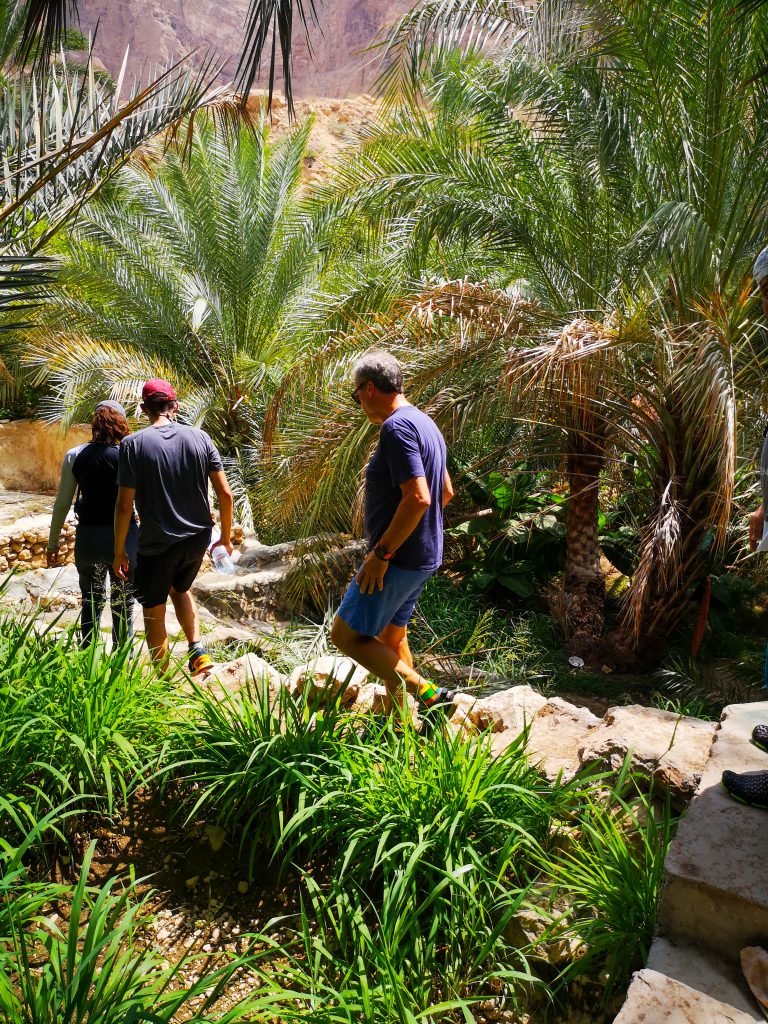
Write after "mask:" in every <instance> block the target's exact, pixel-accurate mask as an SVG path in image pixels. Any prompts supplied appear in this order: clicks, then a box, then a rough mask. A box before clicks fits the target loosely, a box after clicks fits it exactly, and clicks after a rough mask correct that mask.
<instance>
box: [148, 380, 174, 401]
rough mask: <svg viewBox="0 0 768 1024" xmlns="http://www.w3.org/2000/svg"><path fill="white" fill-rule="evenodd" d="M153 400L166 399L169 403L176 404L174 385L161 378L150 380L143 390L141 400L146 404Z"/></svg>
mask: <svg viewBox="0 0 768 1024" xmlns="http://www.w3.org/2000/svg"><path fill="white" fill-rule="evenodd" d="M153 398H164V399H165V400H166V401H168V402H175V401H176V392H175V391H174V390H173V385H171V384H169V383H168V381H167V380H161V379H160V378H159V377H153V378H152V380H148V381H147V383H146V384H145V385H144V387H143V388H142V389H141V400H142V402H146V401H149V400H151V399H153Z"/></svg>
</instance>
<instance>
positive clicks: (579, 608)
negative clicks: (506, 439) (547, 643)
mask: <svg viewBox="0 0 768 1024" xmlns="http://www.w3.org/2000/svg"><path fill="white" fill-rule="evenodd" d="M568 442H569V443H568V452H567V466H568V480H569V485H570V496H569V499H568V514H567V530H568V532H567V535H566V555H565V577H564V579H563V610H564V613H565V614H564V616H563V620H564V626H565V630H566V640H567V645H568V650H569V651H570V652H571V653H572V654H580V655H582V656H584V655H586V656H589V654H590V652H591V651H592V649H593V648H594V647H595V645H596V644H597V642H598V641H599V639H600V637H601V636H602V633H603V624H604V603H605V579H604V576H603V573H602V570H601V569H600V547H599V543H598V507H599V505H598V487H599V483H600V473H601V471H602V469H603V466H604V465H605V450H604V448H603V446H602V445H601V444H600V442H599V440H593V439H592V438H590V437H589V436H588V435H587V434H582V433H576V432H572V433H571V434H570V436H569V439H568Z"/></svg>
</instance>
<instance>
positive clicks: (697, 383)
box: [617, 296, 759, 657]
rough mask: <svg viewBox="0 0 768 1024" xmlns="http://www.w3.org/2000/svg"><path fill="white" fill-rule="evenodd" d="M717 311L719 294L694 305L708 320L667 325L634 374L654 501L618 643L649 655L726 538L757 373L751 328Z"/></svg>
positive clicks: (638, 449) (639, 432)
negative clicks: (742, 391)
mask: <svg viewBox="0 0 768 1024" xmlns="http://www.w3.org/2000/svg"><path fill="white" fill-rule="evenodd" d="M745 301H746V296H745ZM723 310H724V307H723V306H722V303H720V302H719V301H718V302H716V303H712V304H711V305H710V307H709V309H703V308H701V307H700V312H704V313H708V314H709V317H708V318H707V319H702V320H700V321H698V322H695V323H688V324H685V325H683V326H680V325H675V324H667V325H665V326H664V327H663V328H662V329H660V330H659V331H658V332H657V333H656V337H655V339H654V348H653V352H652V356H651V358H649V359H648V360H647V361H646V362H645V363H643V364H641V365H639V366H638V367H637V372H636V375H635V381H634V386H635V396H634V401H633V403H632V407H631V411H632V421H633V426H634V438H635V442H636V443H635V453H636V457H637V458H638V460H639V464H640V465H641V466H642V467H643V469H644V471H645V473H646V474H647V475H648V477H649V478H650V480H651V481H652V486H653V489H654V492H655V495H656V498H655V510H654V514H653V516H652V517H651V519H650V521H649V522H648V524H647V526H646V528H645V530H644V531H643V535H642V538H641V543H640V549H639V554H638V560H637V566H636V570H635V573H634V576H633V579H632V582H631V586H630V587H629V588H628V590H627V593H626V598H625V604H624V609H623V614H622V619H621V623H620V635H619V636H618V637H617V642H618V645H619V647H620V648H623V649H625V650H629V651H633V652H638V651H640V650H641V649H642V650H643V651H645V652H646V653H647V654H648V656H649V657H652V656H653V651H654V649H655V648H658V647H659V645H660V644H661V642H662V641H663V640H666V638H667V637H668V636H669V635H670V634H671V632H672V631H674V629H675V628H676V627H677V626H678V624H679V623H680V621H681V619H682V618H683V616H684V615H685V613H686V612H687V611H688V610H689V608H690V606H691V599H692V589H691V588H692V586H693V584H694V583H695V582H696V581H697V580H699V579H700V578H701V577H702V575H703V574H705V573H706V571H707V567H708V565H709V564H710V562H711V560H712V558H713V557H716V556H717V555H718V554H719V553H720V552H722V550H723V546H724V544H725V541H726V536H727V530H728V526H729V522H730V517H731V510H732V505H733V496H734V480H735V476H736V455H737V437H736V432H737V406H738V393H739V383H738V381H739V378H740V377H741V378H743V379H746V378H748V377H755V376H756V371H758V372H759V360H757V361H756V360H755V357H754V353H752V351H751V337H750V336H751V334H752V333H753V330H754V325H752V324H750V323H749V321H747V320H744V319H743V318H741V317H739V316H735V317H734V316H732V315H729V316H728V317H726V318H723V316H722V313H723ZM733 312H738V310H734V309H731V313H733ZM737 325H738V326H737Z"/></svg>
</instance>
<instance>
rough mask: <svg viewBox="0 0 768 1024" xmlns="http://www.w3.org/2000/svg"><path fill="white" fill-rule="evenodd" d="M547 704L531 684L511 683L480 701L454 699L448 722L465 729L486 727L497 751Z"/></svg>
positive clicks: (500, 750)
mask: <svg viewBox="0 0 768 1024" xmlns="http://www.w3.org/2000/svg"><path fill="white" fill-rule="evenodd" d="M546 703H547V700H546V697H542V696H541V694H540V693H537V692H536V690H534V689H533V687H531V686H511V687H510V688H509V689H507V690H500V691H499V692H498V693H493V694H491V695H490V696H489V697H482V698H481V699H480V700H476V699H475V698H473V697H471V696H470V695H469V694H460V695H458V697H457V698H456V701H455V707H456V711H455V712H454V714H453V716H452V717H451V724H452V725H453V726H456V727H459V728H463V729H464V730H465V731H475V732H484V731H485V730H489V731H490V732H491V733H492V734H493V738H492V742H493V751H494V753H496V754H500V753H501V752H502V751H504V750H506V749H507V747H508V746H509V745H510V744H511V743H512V742H513V741H514V740H515V739H516V737H518V736H519V735H520V733H521V732H522V731H523V729H524V728H525V727H526V725H530V723H531V722H532V721H533V719H534V718H535V716H536V714H537V713H538V711H539V710H540V709H541V708H542V707H543V706H544V705H545V704H546Z"/></svg>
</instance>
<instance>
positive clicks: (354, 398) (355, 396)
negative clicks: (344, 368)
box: [349, 381, 367, 405]
mask: <svg viewBox="0 0 768 1024" xmlns="http://www.w3.org/2000/svg"><path fill="white" fill-rule="evenodd" d="M366 384H367V381H363V383H362V384H358V385H357V387H356V388H355V390H354V391H352V392H351V393H350V396H349V397H350V398H351V399H352V401H353V402H354V403H355V405H360V395H358V393H357V392H358V391H359V390H360V388H364V387H365V385H366Z"/></svg>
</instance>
